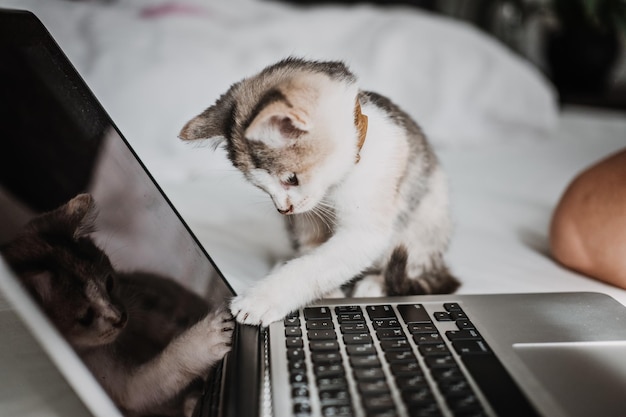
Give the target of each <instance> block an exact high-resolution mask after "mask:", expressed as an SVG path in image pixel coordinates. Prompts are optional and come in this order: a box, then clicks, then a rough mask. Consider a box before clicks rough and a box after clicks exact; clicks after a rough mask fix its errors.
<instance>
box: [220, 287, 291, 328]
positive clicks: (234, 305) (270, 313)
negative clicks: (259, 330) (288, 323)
mask: <svg viewBox="0 0 626 417" xmlns="http://www.w3.org/2000/svg"><path fill="white" fill-rule="evenodd" d="M297 307H298V306H297V305H293V301H292V302H289V301H287V300H281V299H280V298H279V294H277V293H274V294H272V293H268V294H266V293H265V292H261V291H258V289H257V291H254V290H253V291H251V292H250V293H247V294H243V295H238V296H237V297H235V298H234V299H233V301H232V302H231V303H230V311H231V312H232V314H233V316H234V317H235V319H237V321H238V322H239V323H243V324H249V325H253V326H257V325H262V326H268V325H269V324H270V323H272V322H274V321H278V320H281V319H282V318H283V317H285V316H286V315H287V314H289V313H290V312H291V311H292V310H295V309H296V308H297Z"/></svg>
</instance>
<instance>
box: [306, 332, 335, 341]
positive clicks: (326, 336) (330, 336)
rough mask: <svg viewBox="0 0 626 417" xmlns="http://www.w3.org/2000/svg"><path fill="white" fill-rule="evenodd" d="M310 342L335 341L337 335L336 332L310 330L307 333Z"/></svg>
mask: <svg viewBox="0 0 626 417" xmlns="http://www.w3.org/2000/svg"><path fill="white" fill-rule="evenodd" d="M307 336H309V340H335V339H337V335H336V334H335V331H334V330H309V331H308V332H307Z"/></svg>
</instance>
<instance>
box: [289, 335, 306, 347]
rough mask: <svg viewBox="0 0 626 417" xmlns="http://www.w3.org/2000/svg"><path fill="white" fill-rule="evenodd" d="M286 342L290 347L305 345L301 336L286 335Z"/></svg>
mask: <svg viewBox="0 0 626 417" xmlns="http://www.w3.org/2000/svg"><path fill="white" fill-rule="evenodd" d="M285 343H286V344H287V347H288V348H301V347H302V346H303V345H304V344H303V342H302V338H301V337H286V338H285Z"/></svg>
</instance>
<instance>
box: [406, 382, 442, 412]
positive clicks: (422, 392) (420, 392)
mask: <svg viewBox="0 0 626 417" xmlns="http://www.w3.org/2000/svg"><path fill="white" fill-rule="evenodd" d="M402 398H403V399H404V401H405V402H406V403H407V406H408V407H411V406H415V405H425V404H430V403H432V402H433V401H435V397H433V393H432V392H431V390H430V388H429V387H428V385H426V386H421V387H416V388H414V389H409V390H404V391H402Z"/></svg>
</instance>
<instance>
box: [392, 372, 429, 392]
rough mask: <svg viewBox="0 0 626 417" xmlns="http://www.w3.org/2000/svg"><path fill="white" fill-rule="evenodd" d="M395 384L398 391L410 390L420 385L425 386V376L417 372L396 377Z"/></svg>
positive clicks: (426, 381) (426, 384) (426, 382)
mask: <svg viewBox="0 0 626 417" xmlns="http://www.w3.org/2000/svg"><path fill="white" fill-rule="evenodd" d="M396 385H397V386H398V389H399V390H400V391H406V390H412V389H416V388H420V387H427V386H428V380H427V379H426V376H425V375H424V374H423V373H421V372H419V373H417V372H416V373H415V374H414V375H411V376H402V377H396Z"/></svg>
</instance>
